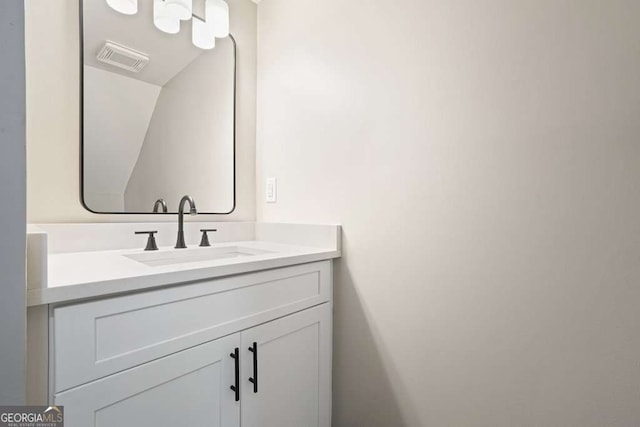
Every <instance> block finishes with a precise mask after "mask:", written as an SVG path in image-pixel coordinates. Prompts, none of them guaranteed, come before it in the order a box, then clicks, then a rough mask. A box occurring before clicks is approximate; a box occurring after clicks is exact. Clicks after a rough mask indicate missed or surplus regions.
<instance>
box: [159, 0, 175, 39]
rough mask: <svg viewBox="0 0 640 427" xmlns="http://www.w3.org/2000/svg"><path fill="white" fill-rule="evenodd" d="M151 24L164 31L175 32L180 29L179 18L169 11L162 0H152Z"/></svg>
mask: <svg viewBox="0 0 640 427" xmlns="http://www.w3.org/2000/svg"><path fill="white" fill-rule="evenodd" d="M153 24H154V25H155V26H156V28H158V29H159V30H160V31H164V32H165V33H169V34H176V33H177V32H179V31H180V20H179V19H178V18H176V17H174V16H173V15H171V14H170V13H169V11H168V10H167V8H166V6H165V2H164V1H162V0H153Z"/></svg>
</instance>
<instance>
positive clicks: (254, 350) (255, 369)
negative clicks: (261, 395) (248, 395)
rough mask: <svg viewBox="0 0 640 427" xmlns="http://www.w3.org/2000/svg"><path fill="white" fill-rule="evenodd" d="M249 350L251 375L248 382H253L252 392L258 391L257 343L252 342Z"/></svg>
mask: <svg viewBox="0 0 640 427" xmlns="http://www.w3.org/2000/svg"><path fill="white" fill-rule="evenodd" d="M249 351H250V352H252V353H253V377H252V378H249V382H250V383H251V384H253V392H254V393H257V392H258V343H257V342H254V343H253V345H252V346H251V347H249Z"/></svg>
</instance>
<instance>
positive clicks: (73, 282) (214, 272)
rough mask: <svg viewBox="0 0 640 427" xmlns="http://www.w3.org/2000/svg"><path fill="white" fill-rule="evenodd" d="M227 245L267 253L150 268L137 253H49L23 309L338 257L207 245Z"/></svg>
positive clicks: (300, 249) (263, 245)
mask: <svg viewBox="0 0 640 427" xmlns="http://www.w3.org/2000/svg"><path fill="white" fill-rule="evenodd" d="M232 246H237V247H242V248H249V249H256V250H258V251H268V253H260V254H256V255H246V256H238V257H234V258H223V259H215V260H207V261H195V262H185V263H174V264H170V265H161V266H153V267H152V266H148V265H146V264H144V263H141V262H139V261H135V260H133V259H130V258H128V257H127V256H126V255H131V254H140V253H145V252H143V251H141V250H140V249H125V250H108V251H104V250H103V251H92V252H91V251H84V252H71V253H54V254H51V253H50V254H49V255H48V257H47V261H48V266H47V283H46V286H43V287H40V288H30V289H28V292H27V305H28V306H36V305H42V304H51V303H61V302H70V301H77V300H81V299H85V298H93V297H100V296H113V295H114V294H118V293H123V292H132V291H138V290H142V289H149V288H154V287H160V286H167V285H175V284H179V283H185V282H192V281H195V280H204V279H210V278H215V277H221V276H229V275H232V274H241V273H248V272H252V271H258V270H265V269H270V268H278V267H284V266H288V265H294V264H302V263H308V262H314V261H320V260H327V259H332V258H337V257H339V256H340V249H339V248H317V247H310V246H298V245H290V244H281V243H273V242H265V241H236V242H224V243H214V244H212V247H216V248H222V247H232ZM189 250H190V251H197V250H199V248H197V247H192V248H190V249H189ZM203 250H206V248H204V249H203ZM170 251H175V249H173V248H167V247H163V248H160V250H159V251H158V252H156V253H162V252H170Z"/></svg>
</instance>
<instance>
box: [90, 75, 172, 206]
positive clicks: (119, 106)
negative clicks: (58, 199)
mask: <svg viewBox="0 0 640 427" xmlns="http://www.w3.org/2000/svg"><path fill="white" fill-rule="evenodd" d="M84 85H85V91H84V121H85V126H84V133H85V138H84V144H85V150H84V157H85V167H84V198H85V203H86V204H87V206H88V207H89V208H91V210H93V211H96V212H122V211H124V205H125V203H124V193H125V190H126V189H127V184H128V183H129V178H130V177H131V173H132V172H133V168H134V166H135V165H136V162H137V161H138V156H139V155H140V149H141V148H142V144H143V142H144V138H145V135H146V134H147V129H148V128H149V123H150V121H151V116H152V115H153V111H154V109H155V107H156V101H157V100H158V95H160V90H161V89H162V88H161V87H160V86H156V85H153V84H150V83H146V82H143V81H141V80H137V79H134V78H131V77H126V76H123V75H120V74H116V73H110V72H108V71H105V70H101V69H99V68H95V67H91V66H87V65H85V66H84ZM154 202H155V200H154ZM151 206H153V203H152V204H151ZM148 210H150V209H145V210H143V211H141V212H144V211H148Z"/></svg>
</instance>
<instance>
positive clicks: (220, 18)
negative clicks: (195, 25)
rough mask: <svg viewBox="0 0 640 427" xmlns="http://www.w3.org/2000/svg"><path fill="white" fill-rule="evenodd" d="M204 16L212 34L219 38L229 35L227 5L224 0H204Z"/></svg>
mask: <svg viewBox="0 0 640 427" xmlns="http://www.w3.org/2000/svg"><path fill="white" fill-rule="evenodd" d="M205 18H206V20H207V24H208V25H210V26H211V31H212V33H213V35H214V36H215V37H217V38H219V39H221V38H224V37H227V36H228V35H229V5H228V4H227V2H225V1H224V0H206V3H205Z"/></svg>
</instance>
